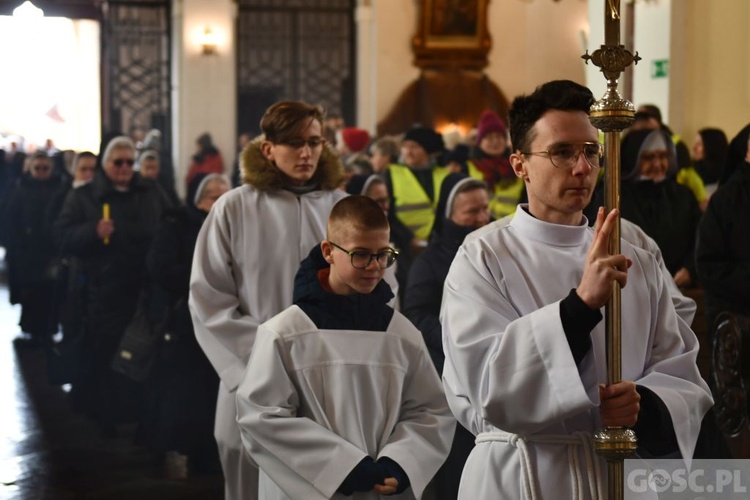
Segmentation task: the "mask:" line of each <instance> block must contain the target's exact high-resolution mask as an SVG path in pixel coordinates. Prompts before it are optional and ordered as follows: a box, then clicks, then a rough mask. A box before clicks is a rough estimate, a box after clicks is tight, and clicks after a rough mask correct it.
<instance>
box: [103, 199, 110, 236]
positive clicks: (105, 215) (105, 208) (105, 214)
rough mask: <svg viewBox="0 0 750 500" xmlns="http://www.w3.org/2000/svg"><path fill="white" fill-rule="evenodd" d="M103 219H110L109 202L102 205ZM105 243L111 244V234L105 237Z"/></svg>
mask: <svg viewBox="0 0 750 500" xmlns="http://www.w3.org/2000/svg"><path fill="white" fill-rule="evenodd" d="M102 219H104V220H109V203H105V204H104V205H102ZM104 244H105V245H109V236H105V237H104Z"/></svg>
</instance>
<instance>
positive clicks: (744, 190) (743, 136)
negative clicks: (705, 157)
mask: <svg viewBox="0 0 750 500" xmlns="http://www.w3.org/2000/svg"><path fill="white" fill-rule="evenodd" d="M748 141H750V124H748V125H747V126H746V127H745V128H744V129H742V131H741V132H740V133H739V134H738V135H737V137H735V138H734V139H732V144H731V146H730V159H733V160H734V161H735V162H736V163H735V164H734V166H735V168H734V169H733V170H734V172H733V173H732V174H731V179H730V180H729V181H728V182H727V181H722V184H721V187H720V188H719V189H718V190H717V191H716V193H714V195H713V196H712V197H711V200H710V201H709V203H708V209H707V210H706V213H705V214H704V216H703V219H702V220H701V223H700V226H699V228H698V244H697V246H696V263H697V267H698V275H699V276H700V279H701V283H702V284H703V286H704V288H705V290H706V317H707V319H708V321H709V323H708V325H709V332H712V331H713V323H714V321H713V320H714V319H715V317H716V315H717V314H718V313H720V312H721V311H731V312H735V313H739V314H744V315H750V218H748V217H747V213H748V212H749V211H750V150H749V149H748V146H749V144H748ZM727 166H729V163H727ZM725 173H726V169H725ZM727 177H729V176H727Z"/></svg>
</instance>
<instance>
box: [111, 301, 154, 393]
mask: <svg viewBox="0 0 750 500" xmlns="http://www.w3.org/2000/svg"><path fill="white" fill-rule="evenodd" d="M148 297H149V294H148V293H141V296H140V297H139V299H138V306H137V308H136V311H135V314H134V315H133V319H131V320H130V323H129V324H128V326H127V328H125V332H124V333H123V335H122V339H121V340H120V345H119V346H118V347H117V351H115V355H114V357H113V358H112V369H113V370H114V371H116V372H118V373H121V374H122V375H124V376H126V377H128V378H129V379H131V380H134V381H136V382H143V381H145V380H146V379H147V378H148V375H149V373H150V372H151V368H152V367H153V365H154V361H155V360H156V357H157V355H158V351H159V346H160V344H161V340H162V332H161V329H162V328H161V324H155V323H153V322H152V321H151V319H150V318H149V314H148V312H149V311H148V308H149V303H148Z"/></svg>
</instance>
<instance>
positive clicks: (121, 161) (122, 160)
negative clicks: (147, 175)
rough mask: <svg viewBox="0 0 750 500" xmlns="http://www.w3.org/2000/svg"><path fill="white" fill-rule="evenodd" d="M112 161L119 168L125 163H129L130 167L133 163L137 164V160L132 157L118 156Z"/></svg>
mask: <svg viewBox="0 0 750 500" xmlns="http://www.w3.org/2000/svg"><path fill="white" fill-rule="evenodd" d="M112 163H113V164H114V166H115V167H117V168H120V167H122V166H124V165H127V166H128V167H132V166H133V165H135V160H131V159H130V158H118V159H116V160H112Z"/></svg>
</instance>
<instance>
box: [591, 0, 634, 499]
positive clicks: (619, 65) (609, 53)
mask: <svg viewBox="0 0 750 500" xmlns="http://www.w3.org/2000/svg"><path fill="white" fill-rule="evenodd" d="M582 57H583V59H584V60H585V61H586V63H587V64H588V62H589V61H591V62H592V64H594V65H595V66H597V67H599V68H600V69H601V72H602V73H603V74H604V77H605V78H606V79H607V90H606V92H605V94H604V97H602V98H601V99H600V100H598V101H597V102H596V103H594V105H593V106H592V107H591V110H590V111H589V116H590V118H591V123H592V124H593V125H594V126H595V127H596V128H598V129H600V130H601V131H602V132H604V151H605V163H604V165H605V181H604V182H605V205H606V207H607V211H608V212H609V211H610V210H613V209H618V210H619V208H620V132H621V131H622V130H624V129H626V128H627V127H628V126H630V124H631V123H633V118H634V116H635V108H634V106H633V104H632V103H631V102H630V101H628V100H626V99H623V98H622V97H621V96H620V94H619V92H618V91H617V83H618V79H619V77H620V74H621V73H622V72H623V71H624V70H625V68H627V67H628V66H630V65H631V64H637V63H638V61H639V60H640V59H641V58H640V57H639V56H638V53H637V52H636V54H635V55H634V54H633V53H632V52H630V51H629V50H627V49H626V48H625V46H623V45H621V44H620V0H606V5H605V9H604V45H602V46H601V47H599V48H598V49H597V50H595V51H594V52H593V53H592V54H591V55H589V53H588V51H586V54H584V55H583V56H582ZM609 251H610V253H611V254H613V255H614V254H619V253H620V225H619V223H618V224H617V225H616V226H615V229H614V231H612V235H611V238H610V241H609ZM605 318H606V335H607V337H606V339H607V383H608V384H615V383H617V382H620V381H621V379H622V295H621V290H620V285H619V284H618V283H617V282H614V283H613V292H612V298H611V299H610V301H609V303H607V306H606V313H605ZM637 445H638V442H637V439H636V436H635V433H634V432H633V431H632V430H630V429H628V428H625V427H605V428H604V429H602V430H600V431H598V432H597V433H596V434H594V448H595V449H596V452H597V453H598V454H599V455H600V456H601V457H602V458H604V459H605V460H607V471H608V478H609V481H608V483H609V484H608V495H607V498H608V499H609V500H619V499H622V498H623V475H624V472H623V470H624V464H623V460H624V459H625V458H628V457H629V456H632V455H633V454H634V452H635V450H636V447H637Z"/></svg>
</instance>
